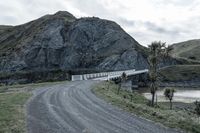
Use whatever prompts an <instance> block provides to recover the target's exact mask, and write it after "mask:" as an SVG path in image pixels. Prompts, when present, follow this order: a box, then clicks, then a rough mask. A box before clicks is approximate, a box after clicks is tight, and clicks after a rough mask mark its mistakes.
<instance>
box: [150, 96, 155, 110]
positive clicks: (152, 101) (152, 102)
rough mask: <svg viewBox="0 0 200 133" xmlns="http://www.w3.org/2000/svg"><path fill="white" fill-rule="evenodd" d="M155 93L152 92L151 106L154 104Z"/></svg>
mask: <svg viewBox="0 0 200 133" xmlns="http://www.w3.org/2000/svg"><path fill="white" fill-rule="evenodd" d="M154 99H155V93H152V100H151V106H152V107H153V106H154Z"/></svg>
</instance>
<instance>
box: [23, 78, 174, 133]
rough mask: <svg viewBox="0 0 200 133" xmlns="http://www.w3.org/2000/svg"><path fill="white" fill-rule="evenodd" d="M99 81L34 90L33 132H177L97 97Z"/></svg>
mask: <svg viewBox="0 0 200 133" xmlns="http://www.w3.org/2000/svg"><path fill="white" fill-rule="evenodd" d="M97 82H98V81H76V82H68V83H60V84H57V85H52V86H49V87H46V88H41V89H37V90H35V91H34V96H33V97H32V98H31V99H30V100H29V102H28V104H27V128H28V132H29V133H176V132H177V131H174V130H173V129H170V128H166V127H163V126H161V125H158V124H155V123H153V122H150V121H147V120H144V119H141V118H139V117H136V116H133V115H131V114H130V113H127V112H125V111H122V110H120V109H119V108H117V107H114V106H112V105H110V104H108V103H106V102H105V101H103V100H101V99H99V98H97V97H96V96H95V95H94V94H93V93H92V92H91V91H90V88H91V86H92V85H94V84H95V83H97Z"/></svg>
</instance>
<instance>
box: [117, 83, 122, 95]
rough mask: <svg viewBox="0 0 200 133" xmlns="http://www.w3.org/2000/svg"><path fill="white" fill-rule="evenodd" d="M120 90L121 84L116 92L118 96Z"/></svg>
mask: <svg viewBox="0 0 200 133" xmlns="http://www.w3.org/2000/svg"><path fill="white" fill-rule="evenodd" d="M120 89H121V83H120V84H119V87H118V90H117V94H118V95H119V91H120Z"/></svg>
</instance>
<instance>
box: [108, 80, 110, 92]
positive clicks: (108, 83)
mask: <svg viewBox="0 0 200 133" xmlns="http://www.w3.org/2000/svg"><path fill="white" fill-rule="evenodd" d="M109 88H110V82H109V81H108V90H109Z"/></svg>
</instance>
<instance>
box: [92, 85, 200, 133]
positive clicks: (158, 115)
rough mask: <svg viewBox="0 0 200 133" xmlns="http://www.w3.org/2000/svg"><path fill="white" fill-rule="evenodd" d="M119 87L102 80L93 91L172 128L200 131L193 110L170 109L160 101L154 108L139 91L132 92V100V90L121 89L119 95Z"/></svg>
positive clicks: (125, 108)
mask: <svg viewBox="0 0 200 133" xmlns="http://www.w3.org/2000/svg"><path fill="white" fill-rule="evenodd" d="M108 84H109V85H108ZM108 86H109V89H108ZM117 88H118V85H116V84H114V83H108V82H101V83H99V84H98V85H97V86H95V87H94V88H93V89H92V91H93V93H94V94H96V95H97V96H98V97H100V98H102V99H104V100H105V101H107V102H109V103H111V104H113V105H116V106H118V107H120V108H122V109H124V110H126V111H128V112H131V113H133V114H135V115H137V116H141V117H143V118H146V119H149V120H152V121H155V122H157V123H161V124H163V125H165V126H167V127H170V128H177V129H180V130H183V131H186V132H192V133H200V123H199V122H198V117H197V116H196V115H195V114H194V113H193V112H190V111H187V110H180V109H173V110H170V109H169V106H167V104H163V103H158V105H157V106H156V107H154V108H153V107H150V106H149V105H148V102H149V101H148V100H147V99H146V98H145V97H144V96H143V95H141V94H139V93H138V92H137V91H135V92H134V93H132V98H133V99H132V101H131V100H130V99H131V95H130V92H128V91H124V90H120V94H119V95H118V94H117Z"/></svg>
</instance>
